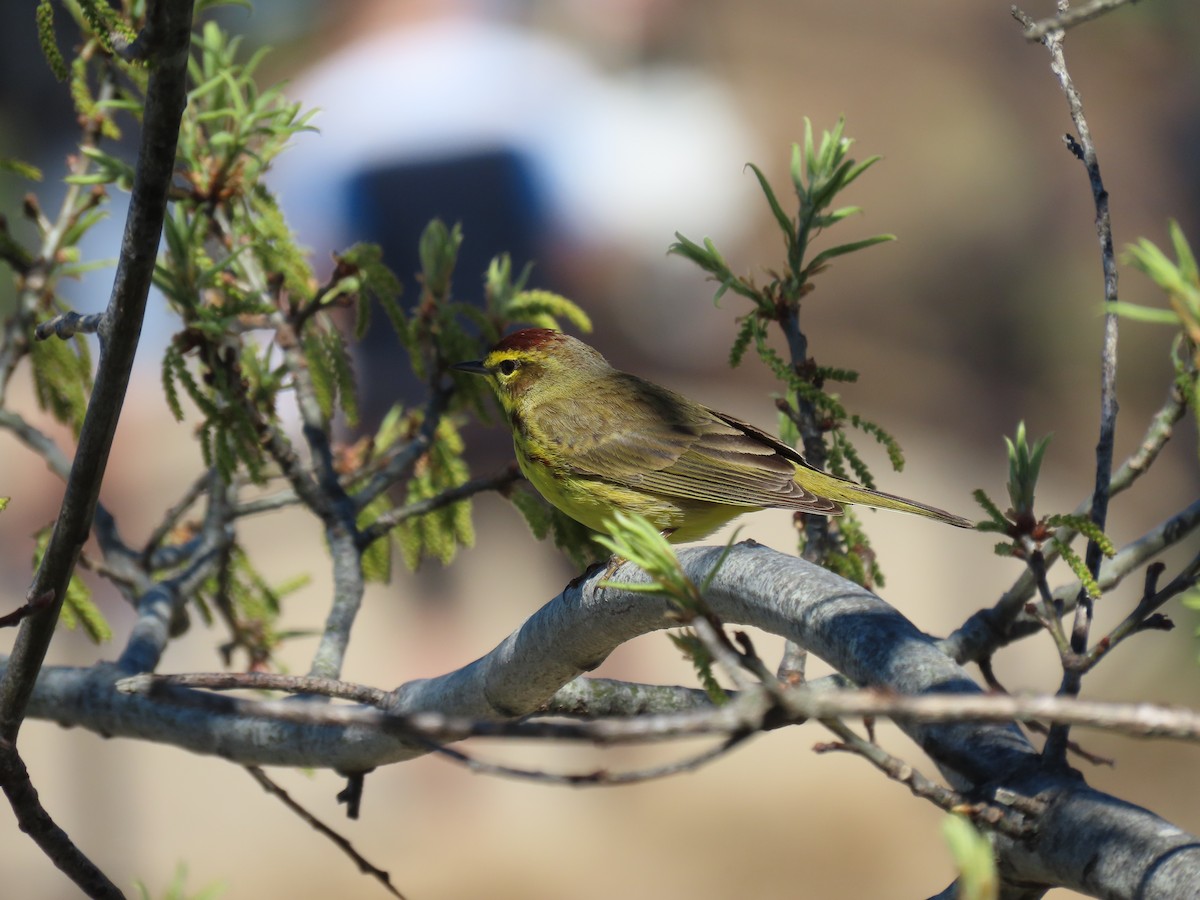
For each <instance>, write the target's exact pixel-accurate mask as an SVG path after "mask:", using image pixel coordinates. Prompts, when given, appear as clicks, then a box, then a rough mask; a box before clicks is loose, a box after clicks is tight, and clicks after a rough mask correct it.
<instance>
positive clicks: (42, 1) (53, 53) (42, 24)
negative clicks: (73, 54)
mask: <svg viewBox="0 0 1200 900" xmlns="http://www.w3.org/2000/svg"><path fill="white" fill-rule="evenodd" d="M34 16H35V18H36V20H37V33H38V43H39V44H40V45H41V47H42V56H44V57H45V58H46V64H47V65H49V66H50V71H51V72H53V73H54V77H55V78H56V79H58V80H59V81H66V80H67V64H66V62H64V61H63V57H62V52H61V51H60V50H59V49H58V39H57V37H56V36H55V34H54V6H53V5H52V4H51V3H50V0H39V2H38V5H37V9H36V11H35V12H34Z"/></svg>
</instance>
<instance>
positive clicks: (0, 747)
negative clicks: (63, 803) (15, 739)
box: [0, 739, 125, 900]
mask: <svg viewBox="0 0 1200 900" xmlns="http://www.w3.org/2000/svg"><path fill="white" fill-rule="evenodd" d="M0 782H2V783H3V785H4V793H5V794H6V795H7V796H8V802H9V803H10V804H12V809H13V813H14V814H15V815H16V818H17V824H18V825H19V826H20V828H21V830H22V831H23V832H25V833H26V834H27V835H29V836H30V838H32V839H33V842H34V843H35V844H37V845H38V847H40V848H41V850H42V852H43V853H45V854H46V856H48V857H49V858H50V859H51V861H53V863H54V864H55V865H56V866H58V868H59V869H61V870H62V872H63V873H64V874H65V875H66V876H67V877H68V878H70V879H71V880H72V881H73V882H74V883H75V885H76V886H77V887H78V888H79V889H80V890H81V891H83V892H84V893H85V894H86V895H87V896H88V897H100V898H122V900H123V898H124V896H125V895H124V894H122V893H121V889H120V888H118V887H117V886H116V885H115V884H113V883H112V882H111V881H110V880H109V878H108V876H107V875H105V874H104V873H103V872H102V871H101V870H100V869H99V868H98V867H97V866H96V864H95V863H93V862H92V861H91V860H90V859H88V858H87V856H85V855H84V853H83V851H81V850H80V849H79V848H78V847H76V846H75V844H74V843H72V841H71V838H70V837H69V836H68V835H67V833H66V832H65V831H63V830H62V829H61V828H59V827H58V825H57V824H55V822H54V820H53V819H52V818H50V814H49V813H47V812H46V810H45V808H44V807H43V806H42V804H41V801H40V800H38V792H37V789H36V788H34V786H33V782H32V781H30V779H29V770H28V769H26V768H25V763H24V761H23V760H22V759H21V756H20V753H18V751H17V748H16V747H15V746H14V745H13V744H12V743H11V742H9V741H6V740H3V739H0Z"/></svg>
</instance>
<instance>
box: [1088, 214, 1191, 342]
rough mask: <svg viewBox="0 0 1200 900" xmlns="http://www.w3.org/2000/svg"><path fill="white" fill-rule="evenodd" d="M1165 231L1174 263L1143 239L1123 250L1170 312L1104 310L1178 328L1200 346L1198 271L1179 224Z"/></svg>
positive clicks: (1128, 306)
mask: <svg viewBox="0 0 1200 900" xmlns="http://www.w3.org/2000/svg"><path fill="white" fill-rule="evenodd" d="M1167 231H1168V233H1169V234H1170V236H1171V245H1172V247H1173V249H1174V250H1175V260H1174V261H1172V260H1171V259H1170V258H1169V257H1168V256H1167V255H1166V254H1165V253H1163V252H1162V250H1160V249H1159V248H1158V247H1157V246H1156V245H1155V244H1154V243H1153V242H1151V241H1149V240H1147V239H1146V238H1142V239H1141V240H1139V241H1138V242H1137V243H1136V244H1131V245H1129V246H1128V247H1127V248H1126V252H1125V261H1126V262H1127V263H1129V264H1130V265H1132V266H1133V267H1134V268H1135V269H1137V270H1138V271H1140V272H1142V273H1144V274H1145V275H1147V276H1148V277H1149V278H1150V279H1151V280H1152V281H1153V282H1154V283H1155V284H1156V285H1158V286H1159V288H1161V289H1162V291H1163V292H1164V293H1165V294H1166V295H1167V300H1168V303H1169V304H1170V306H1171V309H1170V310H1164V309H1152V308H1150V307H1145V306H1138V305H1137V304H1135V303H1121V302H1116V303H1108V304H1106V305H1105V308H1106V309H1108V310H1110V311H1112V312H1116V313H1118V314H1120V315H1123V316H1126V317H1128V318H1131V319H1137V320H1139V321H1143V322H1155V323H1159V324H1164V325H1173V326H1175V327H1178V328H1182V329H1183V330H1184V331H1185V332H1186V333H1187V334H1188V335H1189V337H1190V339H1191V341H1192V343H1193V344H1200V269H1198V268H1197V266H1196V257H1195V255H1194V254H1193V253H1192V248H1191V246H1190V245H1189V244H1188V241H1187V238H1186V237H1185V236H1184V234H1183V229H1181V228H1180V227H1179V223H1178V222H1176V221H1175V220H1174V219H1172V220H1171V221H1170V222H1169V223H1168V225H1167Z"/></svg>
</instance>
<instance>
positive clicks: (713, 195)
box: [268, 0, 755, 428]
mask: <svg viewBox="0 0 1200 900" xmlns="http://www.w3.org/2000/svg"><path fill="white" fill-rule="evenodd" d="M672 8H673V4H671V3H663V2H654V0H639V2H627V3H623V4H619V5H618V6H617V7H613V8H610V7H608V6H604V5H595V4H588V3H576V4H573V5H572V6H571V7H570V8H569V12H570V14H575V15H578V16H580V17H581V18H580V21H581V22H582V23H583V27H584V28H585V29H586V28H587V27H588V23H589V22H597V21H601V20H603V21H605V22H606V23H607V26H606V30H605V32H604V34H602V35H601V37H600V40H601V41H604V42H607V43H608V44H609V45H610V46H611V45H612V44H614V43H620V42H621V41H623V40H632V41H636V40H639V39H640V38H642V37H645V36H646V35H648V34H654V35H661V34H662V32H663V31H664V27H663V24H662V23H663V21H664V17H669V16H670V15H671V14H672ZM530 9H531V8H530V7H529V6H528V5H527V4H523V3H518V2H490V3H489V2H452V0H446V2H393V0H371V2H362V3H356V4H352V5H349V6H344V5H334V4H331V5H330V6H329V13H328V14H329V15H331V16H338V17H341V18H340V22H339V25H340V31H341V33H343V34H344V35H346V37H345V39H344V40H343V41H342V42H341V44H340V46H338V47H337V48H335V49H333V50H332V51H331V52H329V53H328V55H327V56H325V57H324V58H323V59H321V60H320V61H318V62H317V63H315V64H314V65H313V66H312V67H311V68H309V69H307V70H306V71H304V72H303V73H301V74H300V75H299V76H298V77H297V78H296V80H295V81H294V82H293V84H292V85H291V87H290V88H289V94H290V95H291V96H292V97H293V98H294V99H296V100H299V101H300V102H301V103H302V104H303V105H304V106H305V107H306V108H311V107H316V108H318V109H319V110H320V113H319V115H318V116H317V118H316V120H315V125H316V126H317V127H318V128H319V133H314V134H303V135H300V136H298V138H297V140H296V141H295V146H294V147H292V148H290V149H289V151H288V152H287V153H285V154H283V155H281V156H280V157H279V158H278V159H277V160H276V162H275V165H274V168H273V171H272V172H271V174H270V177H269V179H268V180H269V183H270V184H271V186H272V188H273V189H274V190H275V191H276V193H277V194H278V197H279V201H280V204H281V206H282V207H283V209H284V212H285V214H286V216H287V218H288V221H289V224H290V225H291V226H292V227H293V228H294V229H295V230H296V231H297V233H298V235H299V238H300V241H301V243H302V244H304V245H306V246H308V247H310V248H312V249H314V250H315V255H316V258H317V262H318V265H319V266H324V267H325V270H326V271H327V270H328V268H329V266H330V262H329V260H328V256H327V254H328V253H329V252H330V251H335V250H338V249H341V248H344V247H346V246H349V245H350V244H352V243H354V242H356V241H371V242H375V243H379V244H380V245H381V246H382V247H383V250H384V256H385V260H386V261H387V262H388V264H389V265H390V266H391V267H392V268H393V269H394V270H395V271H396V273H397V275H398V276H399V277H400V278H401V280H402V281H403V282H404V284H405V293H406V298H405V301H404V302H407V303H412V302H415V297H416V296H417V295H418V292H419V286H418V285H417V283H416V280H415V274H416V272H417V271H418V269H419V260H418V257H417V245H418V238H419V236H420V234H421V231H422V230H423V229H424V227H425V225H426V223H427V222H428V221H429V220H430V219H432V218H434V217H440V218H441V219H443V220H444V221H445V222H446V223H447V224H448V225H450V224H454V223H455V222H460V223H461V224H462V226H463V234H464V242H463V246H462V251H461V254H460V257H459V264H458V268H457V270H456V279H455V284H454V291H455V295H456V296H457V298H458V299H460V300H466V301H469V302H476V303H481V302H482V295H483V287H482V279H483V274H484V272H485V270H486V268H487V264H488V261H489V260H490V259H491V258H492V257H493V256H495V255H496V254H498V253H501V252H508V253H510V254H511V256H512V260H513V264H514V269H515V270H516V271H520V269H521V267H522V266H523V265H524V264H525V263H526V262H530V261H533V262H535V263H536V266H537V268H536V269H535V272H534V275H533V277H532V279H531V283H532V284H535V285H536V286H538V287H544V288H549V289H552V290H557V291H560V292H562V293H565V294H568V295H569V296H571V297H572V298H573V299H578V300H581V301H582V302H583V303H584V305H585V307H587V308H589V309H590V310H591V311H593V312H597V311H603V312H604V313H606V314H608V318H607V319H606V321H605V324H606V326H607V325H610V324H620V325H623V326H624V327H625V328H626V329H627V330H626V331H625V333H624V335H623V336H624V337H626V338H633V339H635V340H636V338H637V336H638V335H644V337H643V340H649V341H652V342H653V346H654V350H655V353H656V355H657V356H658V357H659V358H662V356H663V354H664V352H665V353H666V354H667V355H668V356H670V355H671V354H672V353H675V354H678V355H679V361H680V362H682V363H687V362H691V363H692V364H694V360H695V357H696V341H697V340H699V341H700V342H701V343H702V344H703V343H706V341H705V340H704V338H703V335H701V334H698V333H696V329H703V328H704V325H703V324H701V323H703V319H702V318H701V317H695V316H687V315H684V314H683V312H684V309H685V308H691V309H694V308H695V303H696V300H697V297H696V296H695V294H696V290H697V289H698V290H699V291H701V292H703V293H702V296H704V295H707V293H708V289H707V288H705V287H703V286H702V285H701V281H702V279H701V278H700V277H699V273H698V272H692V271H685V269H686V267H684V266H683V265H682V264H680V265H678V266H673V267H671V268H670V269H668V268H667V267H666V266H664V265H663V263H662V256H663V254H664V252H665V250H666V247H667V245H668V244H669V243H670V241H671V240H672V237H673V235H674V233H675V232H676V231H683V232H685V233H688V234H704V235H709V236H712V237H713V238H714V239H715V240H717V242H718V243H719V244H723V245H728V244H730V243H736V241H737V239H738V238H739V237H740V236H743V235H744V234H745V227H744V224H743V223H744V222H745V220H746V218H747V213H748V206H749V205H750V204H751V203H754V202H755V198H754V196H753V194H752V193H751V191H750V190H749V189H748V185H747V184H746V183H745V179H741V178H739V175H740V173H741V171H742V167H743V166H744V164H745V163H746V162H747V161H749V160H751V159H753V158H754V157H755V150H754V146H753V140H752V138H751V136H750V134H749V132H748V129H747V127H746V126H745V124H744V123H743V122H742V120H741V118H740V116H739V115H738V114H737V112H736V110H735V108H734V105H733V102H732V100H731V99H730V98H729V96H728V95H727V94H726V93H725V91H724V90H723V89H722V88H721V87H720V86H719V85H717V84H716V83H714V82H713V81H712V80H711V79H709V78H707V77H705V76H703V75H701V74H700V73H699V72H697V71H695V70H691V69H683V68H679V67H677V66H674V65H670V66H668V65H654V66H648V65H646V63H645V60H644V59H642V55H641V54H640V53H635V52H631V53H629V54H628V57H627V59H629V60H635V61H636V64H635V65H632V68H628V69H627V71H625V72H624V73H623V74H610V73H606V72H604V71H602V70H601V69H600V68H599V67H598V65H596V64H595V63H593V62H591V61H590V60H589V59H588V58H587V57H586V56H585V55H584V53H583V52H582V50H581V49H580V48H579V47H577V46H575V45H573V44H567V43H565V42H563V41H561V40H558V39H556V38H554V37H552V36H550V35H549V34H547V33H544V32H541V31H539V30H537V29H535V28H533V27H531V26H530V25H528V24H525V23H524V22H523V21H522V18H523V14H525V13H528V12H529V11H530ZM596 16H600V19H596V18H595V17H596ZM639 16H643V17H644V18H645V20H646V21H647V22H650V23H652V27H648V28H639V27H636V26H635V25H629V26H627V27H621V26H619V25H614V24H613V23H612V21H611V20H613V19H621V20H623V21H630V20H634V19H637V18H638V17H639ZM609 55H610V56H611V55H612V54H609ZM664 270H665V271H667V272H670V271H672V270H673V271H674V273H675V274H674V275H664ZM681 273H682V274H683V276H684V277H690V278H692V279H694V280H691V281H689V282H688V285H687V289H686V290H681V287H682V285H681V284H680V283H679V282H678V280H677V279H678V278H679V275H680V274H681ZM322 274H323V273H322ZM664 279H665V281H666V283H664ZM693 288H695V289H693ZM683 304H687V307H684V306H683ZM631 318H633V319H635V320H636V321H633V322H629V321H628V320H629V319H631ZM667 327H670V328H671V334H672V336H673V338H674V340H673V341H669V342H664V341H662V340H661V335H662V332H663V330H664V329H665V328H667ZM605 330H608V329H607V328H606V329H605ZM689 331H690V332H691V333H689ZM710 337H712V336H710ZM394 340H395V339H394V337H393V336H392V335H391V334H390V330H389V328H388V326H387V323H386V321H383V320H382V317H378V316H377V317H375V319H374V322H373V326H372V329H371V331H370V332H369V333H368V335H367V337H366V339H365V341H364V342H363V345H362V347H361V348H360V360H359V363H360V364H359V384H360V386H361V388H362V391H363V397H362V402H361V408H362V414H363V423H364V426H365V427H367V428H371V427H372V426H373V425H374V424H375V423H376V422H377V421H378V420H379V418H380V417H381V416H382V415H383V413H384V412H386V410H387V409H388V408H389V407H390V406H391V405H392V403H394V402H396V401H397V400H398V399H399V400H403V401H406V402H413V401H415V400H417V399H418V398H419V397H420V396H421V393H422V391H421V387H420V386H419V385H416V384H415V383H414V382H413V381H412V379H411V376H409V375H408V366H407V362H406V361H405V360H403V359H401V358H398V354H397V353H396V352H395V342H394ZM664 345H665V346H664ZM643 349H647V348H643Z"/></svg>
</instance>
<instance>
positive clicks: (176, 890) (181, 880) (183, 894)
mask: <svg viewBox="0 0 1200 900" xmlns="http://www.w3.org/2000/svg"><path fill="white" fill-rule="evenodd" d="M197 5H199V4H197ZM187 877H188V869H187V865H186V864H185V863H180V864H179V865H178V866H176V867H175V874H174V875H173V876H172V877H171V883H170V884H169V885H167V889H166V890H165V891H164V892H163V894H162V900H218V898H219V897H222V896H224V895H225V894H226V893H228V891H229V888H228V886H227V885H224V884H221V883H219V882H214V883H212V884H210V885H208V886H207V887H203V888H201V889H200V890H199V892H197V893H194V894H190V893H188V890H187ZM135 887H136V888H137V895H138V897H139V898H140V900H153V895H152V894H151V893H150V889H149V888H147V887H146V885H145V884H143V883H142V882H141V881H138V882H135Z"/></svg>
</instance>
